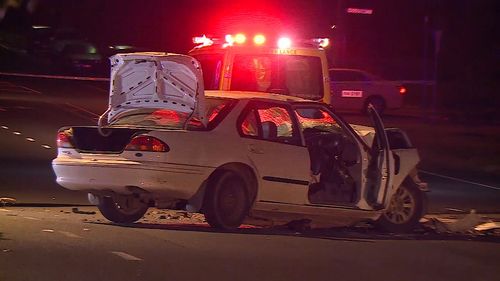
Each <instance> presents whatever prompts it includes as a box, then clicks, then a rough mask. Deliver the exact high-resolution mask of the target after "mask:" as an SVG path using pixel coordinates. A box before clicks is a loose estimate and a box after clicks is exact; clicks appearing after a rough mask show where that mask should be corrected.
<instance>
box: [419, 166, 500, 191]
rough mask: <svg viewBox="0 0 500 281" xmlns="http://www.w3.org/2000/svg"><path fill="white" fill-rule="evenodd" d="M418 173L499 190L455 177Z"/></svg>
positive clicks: (498, 188)
mask: <svg viewBox="0 0 500 281" xmlns="http://www.w3.org/2000/svg"><path fill="white" fill-rule="evenodd" d="M420 172H422V173H424V174H428V175H431V176H435V177H440V178H443V179H449V180H454V181H458V182H462V183H467V184H471V185H475V186H479V187H485V188H490V189H494V190H500V187H496V186H491V185H487V184H482V183H478V182H473V181H468V180H464V179H459V178H455V177H450V176H445V175H440V174H436V173H432V172H428V171H423V170H420Z"/></svg>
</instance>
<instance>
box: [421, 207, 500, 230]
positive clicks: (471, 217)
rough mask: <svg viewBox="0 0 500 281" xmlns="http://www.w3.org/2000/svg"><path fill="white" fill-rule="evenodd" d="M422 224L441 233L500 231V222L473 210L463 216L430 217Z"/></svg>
mask: <svg viewBox="0 0 500 281" xmlns="http://www.w3.org/2000/svg"><path fill="white" fill-rule="evenodd" d="M422 226H423V227H424V228H425V229H427V230H430V231H433V232H436V233H439V234H487V233H496V232H498V233H500V222H495V221H492V220H489V221H486V219H485V218H483V217H481V216H480V215H478V214H477V213H476V211H475V210H471V211H470V213H469V214H467V215H465V216H463V217H462V218H458V217H452V218H446V217H445V218H435V217H432V218H429V219H426V220H424V221H423V222H422Z"/></svg>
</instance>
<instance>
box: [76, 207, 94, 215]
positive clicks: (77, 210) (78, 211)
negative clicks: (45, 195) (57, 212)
mask: <svg viewBox="0 0 500 281" xmlns="http://www.w3.org/2000/svg"><path fill="white" fill-rule="evenodd" d="M71 211H72V212H73V213H75V214H82V215H95V214H96V212H95V211H82V210H80V209H78V208H73V209H71Z"/></svg>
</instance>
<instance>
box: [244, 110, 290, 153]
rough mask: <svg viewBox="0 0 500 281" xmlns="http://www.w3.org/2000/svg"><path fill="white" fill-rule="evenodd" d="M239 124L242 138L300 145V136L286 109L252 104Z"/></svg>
mask: <svg viewBox="0 0 500 281" xmlns="http://www.w3.org/2000/svg"><path fill="white" fill-rule="evenodd" d="M243 114H244V115H243V116H244V117H243V118H242V119H241V121H240V123H239V131H240V134H241V135H242V136H244V137H245V136H246V137H253V138H258V139H262V140H267V141H274V142H281V143H287V144H297V145H299V144H300V136H299V134H298V131H297V128H296V127H295V125H294V123H293V120H292V117H291V115H290V112H289V111H288V110H287V108H286V107H284V106H281V105H272V104H255V103H254V104H250V105H249V107H248V110H246V112H245V113H243Z"/></svg>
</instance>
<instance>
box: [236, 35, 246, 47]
mask: <svg viewBox="0 0 500 281" xmlns="http://www.w3.org/2000/svg"><path fill="white" fill-rule="evenodd" d="M246 41H247V37H246V36H245V34H243V33H238V34H236V35H235V36H234V43H236V44H243V43H245V42H246Z"/></svg>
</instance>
